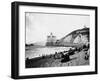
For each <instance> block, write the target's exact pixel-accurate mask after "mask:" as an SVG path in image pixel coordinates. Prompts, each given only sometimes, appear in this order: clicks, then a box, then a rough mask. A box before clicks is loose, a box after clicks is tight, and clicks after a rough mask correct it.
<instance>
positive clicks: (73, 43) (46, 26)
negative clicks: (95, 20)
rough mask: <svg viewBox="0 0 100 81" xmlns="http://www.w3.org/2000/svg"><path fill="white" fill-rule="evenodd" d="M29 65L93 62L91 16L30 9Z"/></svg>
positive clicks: (28, 21) (41, 65)
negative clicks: (91, 52)
mask: <svg viewBox="0 0 100 81" xmlns="http://www.w3.org/2000/svg"><path fill="white" fill-rule="evenodd" d="M25 26H26V32H25V33H26V35H25V36H26V37H25V38H26V40H25V41H26V42H25V67H26V68H40V67H68V66H88V65H89V64H90V61H89V58H90V42H89V41H90V39H89V38H90V37H89V35H90V15H86V14H85V15H84V14H60V13H53V14H52V13H43V12H39V13H38V12H36V13H34V12H26V13H25Z"/></svg>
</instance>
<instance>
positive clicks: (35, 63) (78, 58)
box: [26, 50, 89, 68]
mask: <svg viewBox="0 0 100 81" xmlns="http://www.w3.org/2000/svg"><path fill="white" fill-rule="evenodd" d="M86 52H87V51H83V50H82V51H80V52H75V54H73V55H70V60H69V61H66V62H61V60H62V59H63V58H54V55H52V56H50V55H48V56H46V57H38V58H33V59H27V60H26V68H36V67H38V68H39V67H63V66H80V65H89V59H87V60H86V59H85V55H86V54H85V53H86Z"/></svg>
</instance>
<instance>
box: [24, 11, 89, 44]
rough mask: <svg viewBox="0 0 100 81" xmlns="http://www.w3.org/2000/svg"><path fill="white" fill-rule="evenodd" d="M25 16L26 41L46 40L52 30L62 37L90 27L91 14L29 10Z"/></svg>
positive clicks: (58, 37)
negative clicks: (35, 11) (31, 11)
mask: <svg viewBox="0 0 100 81" xmlns="http://www.w3.org/2000/svg"><path fill="white" fill-rule="evenodd" d="M25 17H26V19H25V22H26V25H25V26H26V43H35V42H41V41H46V40H47V36H48V35H50V33H51V32H52V33H53V35H55V36H56V37H57V39H60V38H62V37H64V36H65V35H67V34H68V33H70V32H72V31H74V30H76V29H81V28H83V27H84V26H87V27H90V25H89V24H90V16H89V15H75V14H50V13H34V12H33V13H30V12H27V13H26V14H25Z"/></svg>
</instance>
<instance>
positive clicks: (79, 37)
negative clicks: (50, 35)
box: [57, 28, 89, 45]
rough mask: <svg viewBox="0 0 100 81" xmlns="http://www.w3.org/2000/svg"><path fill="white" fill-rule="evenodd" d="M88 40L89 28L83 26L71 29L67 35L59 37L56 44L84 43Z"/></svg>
mask: <svg viewBox="0 0 100 81" xmlns="http://www.w3.org/2000/svg"><path fill="white" fill-rule="evenodd" d="M87 42H89V28H83V29H78V30H75V31H72V32H71V33H69V34H68V35H66V36H64V37H63V38H61V39H60V40H59V41H57V44H59V45H64V44H72V43H75V44H81V43H83V44H85V43H87Z"/></svg>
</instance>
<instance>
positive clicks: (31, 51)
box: [25, 46, 71, 59]
mask: <svg viewBox="0 0 100 81" xmlns="http://www.w3.org/2000/svg"><path fill="white" fill-rule="evenodd" d="M70 48H71V47H50V46H49V47H48V46H43V47H39V46H38V47H35V46H32V47H29V48H28V49H27V50H25V58H29V59H30V58H36V57H40V56H43V55H51V54H55V52H63V51H68V50H69V49H70Z"/></svg>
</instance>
